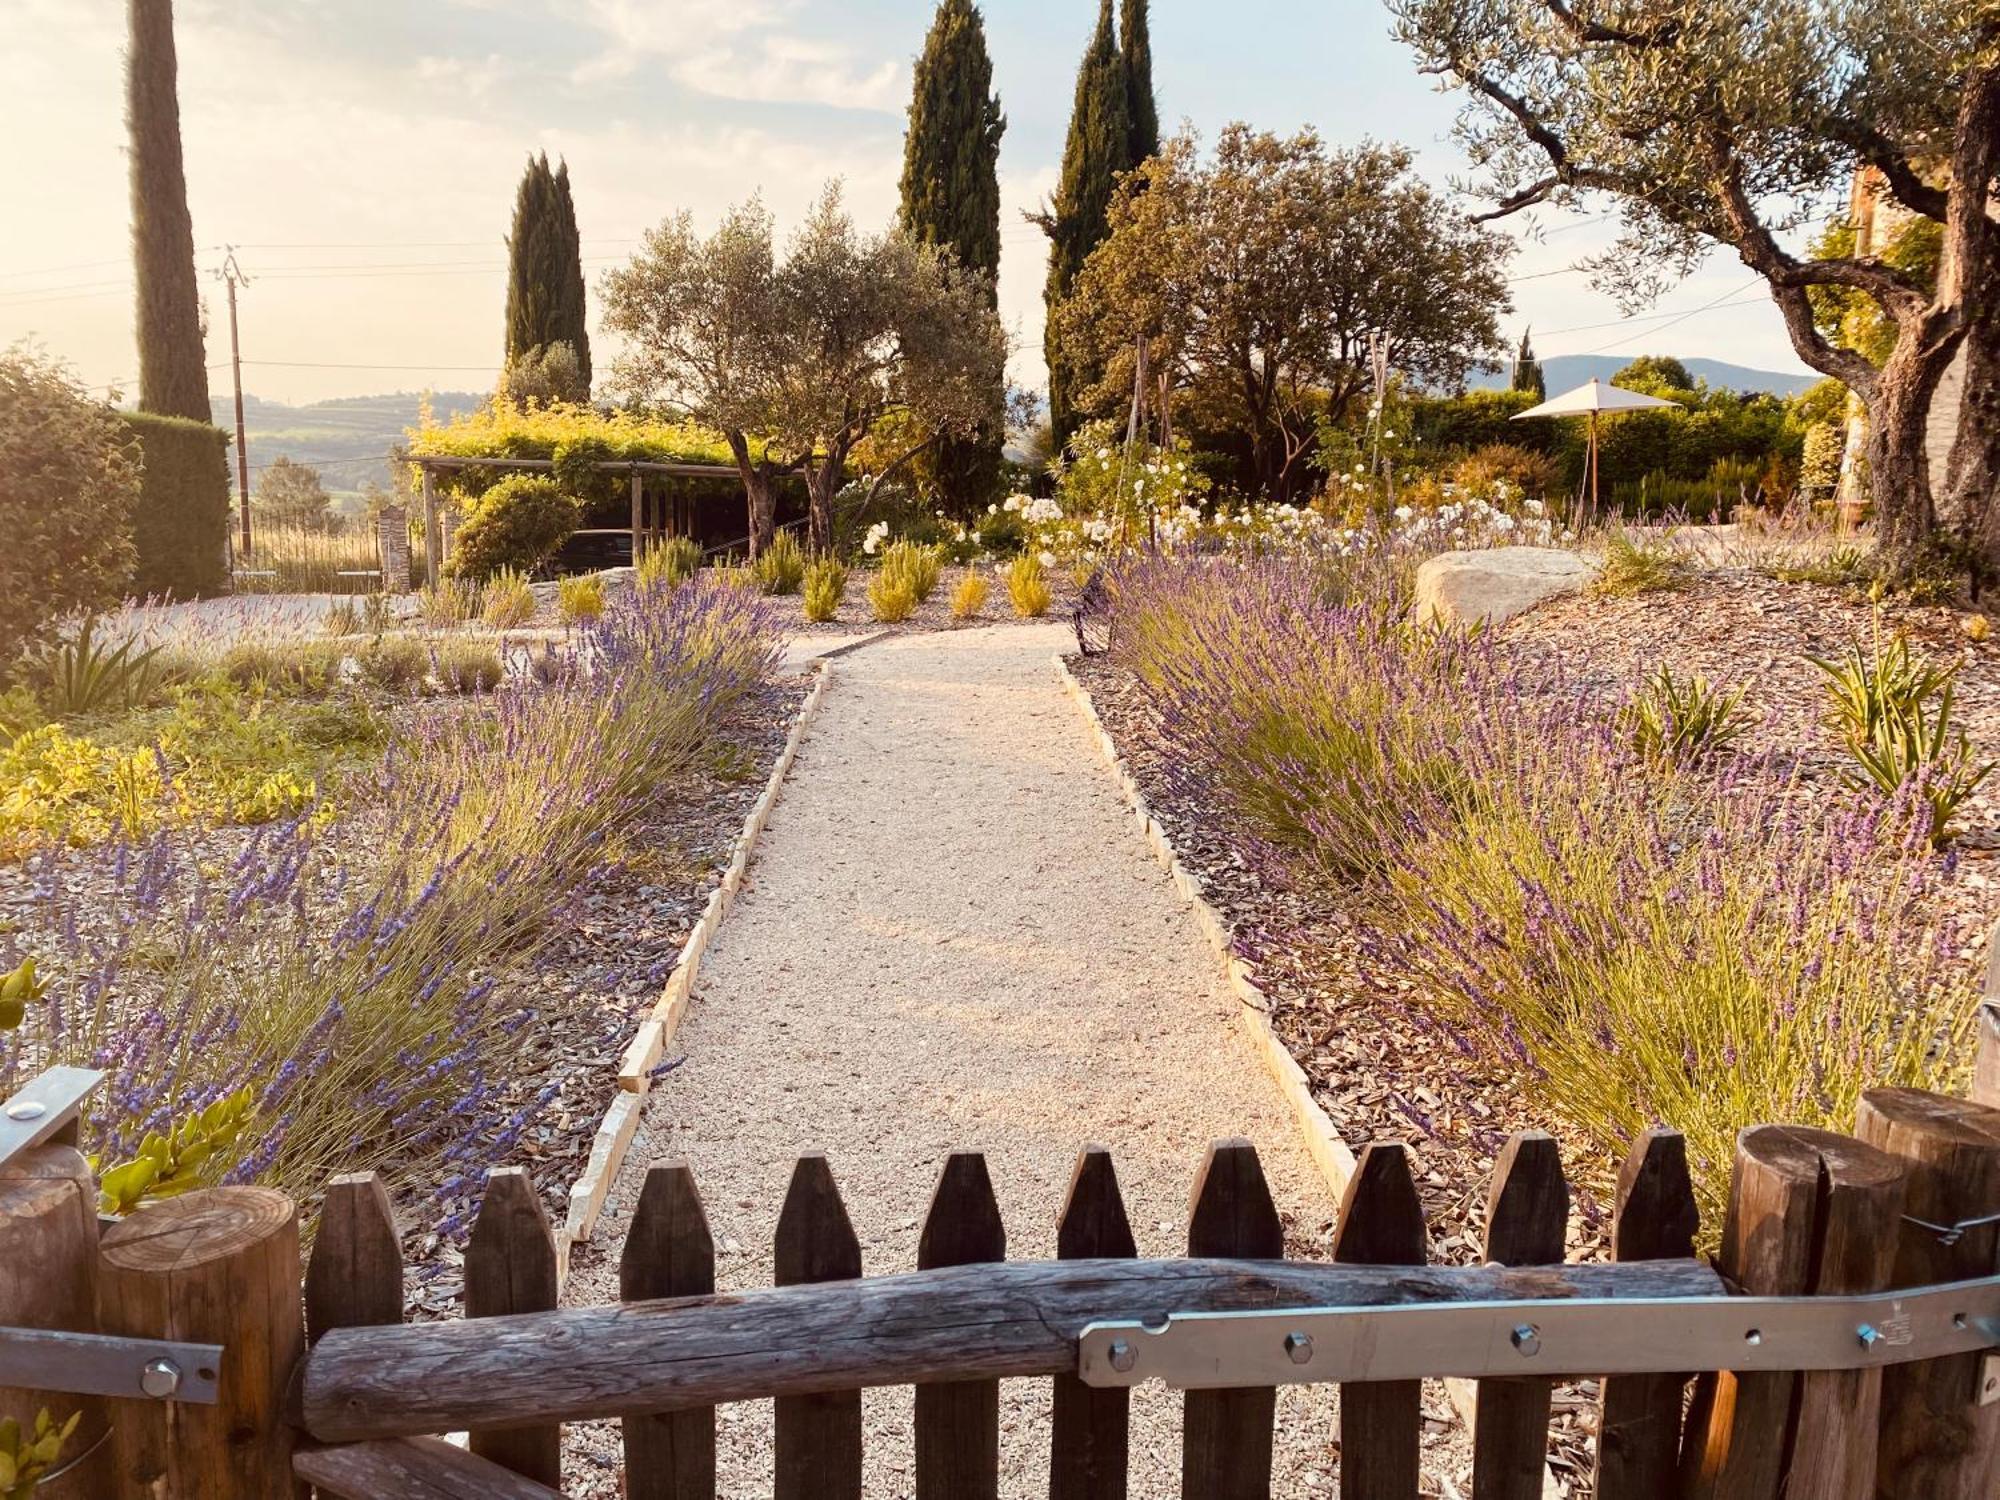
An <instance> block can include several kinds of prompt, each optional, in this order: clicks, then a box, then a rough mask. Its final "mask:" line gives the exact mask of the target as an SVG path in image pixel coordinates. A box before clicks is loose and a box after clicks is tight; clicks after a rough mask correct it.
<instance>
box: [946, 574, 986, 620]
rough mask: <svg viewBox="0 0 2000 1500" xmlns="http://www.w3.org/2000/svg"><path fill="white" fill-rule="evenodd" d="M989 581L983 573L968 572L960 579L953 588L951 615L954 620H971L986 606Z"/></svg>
mask: <svg viewBox="0 0 2000 1500" xmlns="http://www.w3.org/2000/svg"><path fill="white" fill-rule="evenodd" d="M986 594H987V583H986V575H985V574H983V573H968V574H966V575H965V577H963V578H961V579H960V580H959V581H958V587H957V588H956V589H953V590H952V595H951V617H952V618H953V619H954V620H970V619H972V618H974V617H975V616H977V615H978V613H979V612H980V611H981V610H982V609H984V608H986Z"/></svg>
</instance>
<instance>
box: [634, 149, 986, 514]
mask: <svg viewBox="0 0 2000 1500" xmlns="http://www.w3.org/2000/svg"><path fill="white" fill-rule="evenodd" d="M604 294H605V305H606V320H605V321H606V324H607V326H609V327H610V328H612V329H614V330H616V331H617V332H619V333H622V334H624V335H625V336H626V338H627V340H628V342H629V349H628V352H627V353H626V355H625V356H623V357H622V359H621V361H620V363H619V366H618V373H619V378H620V380H621V382H622V383H623V384H624V385H626V386H627V387H628V388H629V389H631V390H632V391H633V392H634V393H635V394H637V395H640V396H642V397H645V398H648V399H653V400H659V401H664V402H667V403H669V404H672V405H676V406H678V407H680V408H681V409H682V410H685V411H686V412H687V413H688V414H689V415H690V416H692V417H694V418H695V419H696V420H698V421H702V422H706V423H708V424H710V425H712V426H715V427H717V428H719V429H721V430H722V431H723V432H724V433H725V434H726V435H727V436H728V439H729V443H730V448H731V451H732V452H733V453H734V454H735V456H736V462H737V467H738V469H739V470H740V471H741V472H742V474H743V478H744V485H745V488H746V490H748V491H749V494H750V505H751V538H752V542H751V545H752V550H753V551H755V550H758V549H759V548H761V546H762V544H763V541H764V539H766V538H767V537H768V536H769V534H770V522H771V516H772V513H773V506H772V493H771V488H770V485H771V480H772V478H773V477H775V475H776V474H778V473H780V472H782V471H784V470H786V469H790V468H797V469H800V470H802V471H803V472H804V474H805V479H806V487H807V491H808V493H809V494H810V497H811V539H812V545H813V547H814V549H815V550H818V551H825V550H826V549H828V548H830V547H831V546H832V544H833V499H834V495H835V494H836V493H837V492H838V491H839V489H840V487H841V484H842V482H843V480H844V477H845V474H846V470H847V463H848V460H849V458H850V457H851V456H852V454H853V453H854V450H855V448H856V446H857V445H858V444H859V443H860V442H861V441H862V439H864V438H865V437H866V436H867V435H868V434H869V432H870V431H871V430H872V429H874V428H875V427H876V426H877V425H878V424H882V423H883V422H884V421H885V420H886V419H888V418H890V417H892V416H904V415H906V416H908V417H909V418H910V419H911V421H910V423H909V426H910V428H911V430H913V431H915V432H919V433H921V434H922V437H921V438H920V440H919V441H918V442H917V444H916V445H915V446H913V447H911V448H908V449H906V450H904V451H903V452H902V453H900V454H898V455H895V456H894V457H893V458H892V459H891V461H890V464H889V466H888V467H891V468H894V467H897V466H900V465H901V464H903V463H906V462H908V461H909V460H910V459H911V458H914V457H915V456H916V454H917V453H918V452H920V451H921V450H922V449H923V448H925V447H928V446H930V445H931V444H932V443H935V442H937V441H939V440H940V439H941V438H944V437H948V436H952V437H969V436H971V435H972V434H974V433H976V432H977V431H979V430H980V429H981V428H982V427H998V426H999V425H1000V423H1001V422H1002V421H1003V419H1004V413H1003V411H1002V409H1001V393H1002V392H1003V391H1004V389H1005V380H1004V373H1005V368H1006V361H1007V339H1006V334H1005V332H1004V330H1003V329H1002V327H1001V324H1000V320H999V316H998V314H997V313H996V312H995V311H994V308H993V300H992V288H991V284H990V282H989V280H988V278H987V277H986V276H985V275H984V273H981V272H978V271H973V270H970V269H968V268H966V267H964V266H962V265H961V264H960V263H959V262H958V261H957V259H956V258H955V257H954V256H953V255H952V254H951V252H950V251H948V250H945V249H941V248H938V247H935V246H930V245H922V244H919V243H917V242H916V241H914V240H913V239H911V238H910V237H909V236H908V235H906V234H904V233H903V232H902V231H900V230H893V229H892V230H889V231H886V232H884V233H881V234H873V235H870V234H863V233H861V232H860V231H858V230H857V229H856V228H855V226H854V222H853V220H852V219H851V218H849V216H848V215H847V213H846V211H845V209H844V208H843V207H842V205H841V200H840V191H839V188H838V187H837V186H829V187H828V188H827V189H826V191H825V192H824V193H823V194H822V195H821V197H820V200H819V202H818V203H817V204H816V205H815V207H814V208H813V210H812V212H811V213H810V214H809V215H808V216H807V218H806V220H805V222H804V223H803V224H802V225H801V226H800V227H799V229H798V232H797V233H796V234H795V235H794V236H793V237H792V239H791V240H790V242H789V243H788V244H787V245H786V247H785V253H784V256H783V258H782V259H780V258H779V257H778V256H777V255H776V254H775V253H774V250H773V242H772V234H771V220H770V216H769V214H768V213H766V212H765V211H764V209H763V208H762V207H761V206H760V205H758V204H756V203H755V202H752V203H750V204H748V205H745V206H744V207H742V208H739V209H736V210H734V211H733V212H732V213H731V214H730V215H729V217H728V218H727V219H726V220H725V221H724V224H723V227H722V229H721V230H720V231H718V233H717V234H716V236H715V237H714V238H713V239H710V240H702V239H701V238H700V237H699V236H697V235H696V234H695V233H694V232H693V230H692V227H691V225H690V223H689V221H688V219H687V217H686V216H685V215H683V216H681V217H680V218H678V219H675V220H671V221H669V222H668V223H667V224H666V225H663V226H662V227H661V228H660V229H657V230H655V231H653V233H652V234H651V235H649V236H648V237H647V241H646V244H645V247H644V248H643V249H642V250H641V251H640V253H639V254H638V255H637V256H635V257H634V258H633V261H632V264H631V265H630V266H629V267H626V268H625V269H623V270H619V271H615V272H613V273H611V275H609V276H608V277H607V278H606V279H605V288H604Z"/></svg>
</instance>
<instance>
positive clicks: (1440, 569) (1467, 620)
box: [1416, 547, 1597, 625]
mask: <svg viewBox="0 0 2000 1500" xmlns="http://www.w3.org/2000/svg"><path fill="white" fill-rule="evenodd" d="M1596 576H1597V566H1596V564H1594V563H1592V562H1591V561H1590V560H1589V559H1588V558H1586V557H1581V556H1579V555H1578V554H1576V553H1574V552H1564V551H1562V550H1561V549H1560V548H1556V547H1490V548H1487V549H1485V550H1482V551H1477V552H1447V553H1444V554H1443V555H1442V556H1439V557H1433V558H1432V559H1431V560H1430V561H1429V562H1427V563H1425V564H1424V565H1423V566H1422V567H1420V568H1418V569H1417V595H1416V603H1417V619H1418V620H1419V621H1426V622H1427V621H1431V620H1436V621H1440V622H1442V623H1444V624H1447V625H1470V624H1472V623H1474V622H1475V621H1480V620H1483V621H1485V622H1486V623H1487V624H1488V625H1501V624H1504V623H1506V622H1507V621H1508V620H1511V619H1513V618H1514V616H1515V615H1518V614H1520V613H1521V612H1522V611H1523V610H1527V609H1532V608H1534V607H1535V606H1536V605H1537V604H1540V603H1541V602H1542V601H1543V600H1544V599H1553V598H1555V597H1556V596H1557V595H1558V594H1570V593H1574V592H1576V590H1578V589H1580V588H1582V587H1583V586H1584V585H1585V584H1586V583H1588V582H1590V580H1591V579H1592V578H1594V577H1596Z"/></svg>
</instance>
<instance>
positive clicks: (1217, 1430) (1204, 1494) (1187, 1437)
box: [1181, 1137, 1285, 1500]
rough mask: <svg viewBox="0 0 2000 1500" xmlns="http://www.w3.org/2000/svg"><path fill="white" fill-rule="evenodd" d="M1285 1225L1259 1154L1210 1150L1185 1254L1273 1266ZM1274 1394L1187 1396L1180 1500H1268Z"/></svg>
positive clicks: (1260, 1390) (1244, 1146)
mask: <svg viewBox="0 0 2000 1500" xmlns="http://www.w3.org/2000/svg"><path fill="white" fill-rule="evenodd" d="M1284 1253H1285V1226H1284V1224H1283V1222H1282V1221H1281V1220H1280V1219H1279V1218H1278V1210H1277V1206H1276V1205H1275V1204H1273V1203H1272V1202H1271V1189H1270V1187H1269V1185H1268V1184H1266V1182H1265V1181H1264V1168H1263V1165H1262V1164H1261V1163H1260V1162H1259V1161H1258V1160H1257V1148H1256V1147H1254V1146H1252V1145H1251V1144H1250V1143H1249V1142H1248V1141H1246V1140H1243V1139H1241V1138H1240V1137H1239V1138H1232V1139H1228V1140H1220V1141H1217V1142H1215V1143H1214V1144H1213V1145H1211V1146H1210V1147H1209V1148H1208V1156H1207V1158H1206V1159H1205V1160H1204V1161H1203V1162H1202V1164H1201V1176H1200V1177H1199V1178H1197V1179H1196V1181H1195V1189H1194V1204H1193V1208H1192V1210H1191V1212H1190V1213H1189V1215H1188V1254H1190V1255H1225V1256H1233V1257H1240V1258H1242V1259H1246V1260H1277V1259H1280V1258H1282V1257H1283V1255H1284ZM1277 1395H1278V1393H1277V1392H1276V1391H1274V1390H1272V1389H1271V1388H1270V1387H1269V1386H1262V1387H1245V1388H1239V1389H1234V1390H1216V1391H1189V1392H1188V1393H1187V1394H1186V1396H1185V1397H1184V1398H1183V1405H1182V1417H1181V1427H1182V1439H1181V1494H1182V1496H1183V1497H1185V1500H1269V1496H1270V1493H1271V1432H1272V1427H1273V1425H1274V1420H1275V1417H1276V1414H1277Z"/></svg>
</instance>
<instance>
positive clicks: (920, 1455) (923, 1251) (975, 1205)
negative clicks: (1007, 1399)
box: [916, 1151, 1007, 1500]
mask: <svg viewBox="0 0 2000 1500" xmlns="http://www.w3.org/2000/svg"><path fill="white" fill-rule="evenodd" d="M1006 1258H1007V1230H1006V1226H1004V1225H1003V1224H1002V1223H1001V1222H1000V1205H999V1203H998V1202H996V1201H995V1200H994V1197H993V1180H992V1178H991V1177H990V1176H989V1175H988V1174H987V1171H986V1158H985V1157H984V1156H982V1155H981V1154H980V1153H979V1152H977V1151H954V1152H952V1153H951V1155H949V1156H947V1157H946V1158H945V1162H944V1166H943V1168H942V1169H941V1170H940V1171H939V1173H938V1180H937V1187H936V1189H935V1190H934V1191H933V1192H932V1193H931V1206H930V1211H929V1212H928V1213H927V1214H925V1216H924V1227H923V1232H922V1233H921V1234H920V1235H919V1236H918V1239H917V1269H918V1270H919V1271H932V1270H936V1269H937V1268H939V1267H940V1266H967V1265H985V1264H988V1263H990V1262H993V1261H1001V1260H1005V1259H1006ZM916 1454H917V1500H996V1497H997V1496H998V1495H999V1492H1000V1382H999V1381H997V1380H953V1381H948V1382H944V1383H941V1384H925V1385H919V1386H918V1387H917V1388H916Z"/></svg>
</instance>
